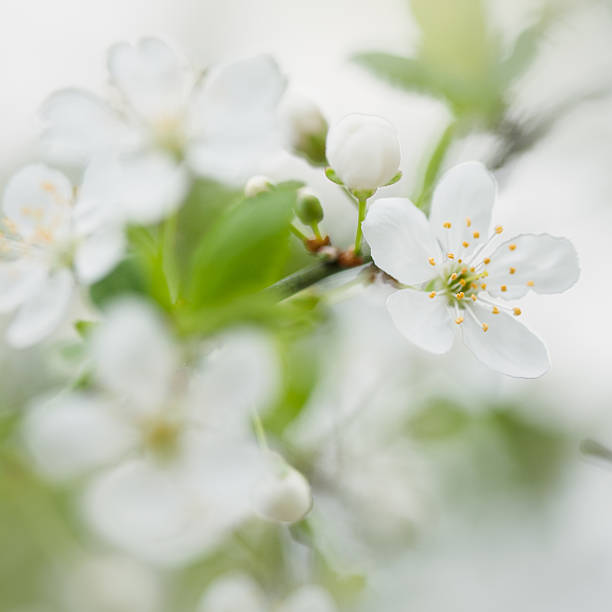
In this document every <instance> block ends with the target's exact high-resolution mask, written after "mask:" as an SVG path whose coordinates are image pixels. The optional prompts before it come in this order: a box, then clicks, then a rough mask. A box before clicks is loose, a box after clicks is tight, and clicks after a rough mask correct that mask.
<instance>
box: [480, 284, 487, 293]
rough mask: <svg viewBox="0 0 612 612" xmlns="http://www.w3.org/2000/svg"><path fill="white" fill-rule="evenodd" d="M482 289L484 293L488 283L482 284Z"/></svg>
mask: <svg viewBox="0 0 612 612" xmlns="http://www.w3.org/2000/svg"><path fill="white" fill-rule="evenodd" d="M480 287H481V288H482V290H483V291H484V290H485V289H486V288H487V283H481V285H480Z"/></svg>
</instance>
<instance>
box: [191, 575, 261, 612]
mask: <svg viewBox="0 0 612 612" xmlns="http://www.w3.org/2000/svg"><path fill="white" fill-rule="evenodd" d="M197 610H198V612H265V611H266V610H267V606H266V605H265V604H264V596H263V593H262V592H261V589H260V588H259V586H258V585H257V583H256V582H255V581H254V580H253V579H252V578H250V577H249V576H247V575H246V574H239V573H236V574H228V575H227V576H222V577H221V578H218V579H217V580H215V582H213V583H212V584H211V585H210V586H209V587H208V590H207V591H206V593H204V596H203V597H202V599H201V600H200V603H199V605H198V609H197Z"/></svg>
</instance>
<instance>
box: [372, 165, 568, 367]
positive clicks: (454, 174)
mask: <svg viewBox="0 0 612 612" xmlns="http://www.w3.org/2000/svg"><path fill="white" fill-rule="evenodd" d="M495 194H496V185H495V180H494V178H493V176H492V175H491V174H489V172H488V171H487V170H486V168H485V167H484V166H483V165H482V164H480V163H477V162H468V163H464V164H460V165H458V166H456V167H455V168H453V169H451V170H450V171H448V172H447V173H446V174H445V175H444V176H443V177H442V179H441V180H440V183H439V184H438V186H437V188H436V190H435V192H434V195H433V200H432V207H431V215H430V219H429V221H428V220H427V218H426V217H425V215H424V214H423V212H422V211H420V210H419V209H418V208H416V206H414V205H413V204H412V202H410V200H408V199H405V198H383V199H380V200H377V201H376V202H375V203H374V205H373V206H372V208H371V209H370V211H369V213H368V216H367V218H366V220H365V222H364V223H363V231H364V236H365V237H366V240H367V241H368V242H369V244H370V248H371V250H372V257H373V259H374V262H375V263H376V265H377V266H378V267H379V268H381V269H382V270H383V271H385V272H386V273H387V274H389V275H391V276H392V277H393V278H395V279H396V280H397V281H399V282H400V283H402V284H403V285H412V286H414V287H411V288H405V289H402V290H400V291H397V292H395V293H394V294H392V295H391V296H390V297H389V298H388V300H387V309H388V310H389V313H390V315H391V318H392V319H393V321H394V323H395V325H396V327H397V328H398V329H399V331H400V332H401V333H402V334H403V335H404V336H405V337H406V338H408V339H409V340H410V341H411V342H413V343H414V344H416V345H417V346H419V347H421V348H423V349H425V350H427V351H430V352H432V353H437V354H441V353H445V352H447V351H448V350H449V349H450V348H451V346H452V344H453V340H454V336H455V329H454V328H456V327H461V330H462V332H463V341H464V342H465V344H466V345H467V346H468V348H469V349H470V350H471V351H472V352H473V353H474V355H475V356H476V357H477V358H478V359H479V360H480V361H482V362H483V363H484V364H485V365H487V366H489V367H490V368H491V369H493V370H496V371H498V372H501V373H502V374H506V375H509V376H515V377H522V378H535V377H538V376H541V375H542V374H544V373H545V372H546V371H547V370H548V368H549V358H548V352H547V350H546V347H545V346H544V344H543V343H542V342H541V340H540V339H539V338H537V337H536V336H535V335H534V334H533V333H532V332H531V331H529V330H528V329H527V328H526V327H525V326H524V325H523V324H522V323H520V322H519V321H517V320H516V318H515V317H518V316H520V315H521V309H520V308H518V307H517V306H512V307H509V306H505V305H502V304H500V303H497V302H494V301H492V300H491V298H503V299H505V300H512V299H517V298H521V297H523V296H524V295H526V294H527V292H528V291H529V290H533V291H535V292H536V293H543V294H549V293H560V292H562V291H565V290H566V289H569V288H570V287H571V286H572V285H573V284H574V283H575V282H576V280H577V279H578V276H579V266H578V258H577V255H576V251H575V249H574V247H573V246H572V244H571V243H570V242H569V241H568V240H567V239H565V238H555V237H553V236H550V235H548V234H539V235H534V234H522V235H519V236H517V237H515V238H512V239H510V240H508V241H506V242H504V243H502V244H500V245H499V246H497V248H496V249H495V250H494V251H493V252H491V250H492V249H491V247H492V245H493V244H494V241H495V239H496V238H497V237H498V236H499V235H500V234H501V233H502V231H503V228H502V227H501V226H497V227H495V229H494V230H493V232H492V233H491V234H489V230H490V223H491V211H492V208H493V204H494V202H495ZM507 313H508V314H507Z"/></svg>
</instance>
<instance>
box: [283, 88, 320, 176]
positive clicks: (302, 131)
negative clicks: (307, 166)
mask: <svg viewBox="0 0 612 612" xmlns="http://www.w3.org/2000/svg"><path fill="white" fill-rule="evenodd" d="M280 117H281V124H282V127H283V132H284V134H285V140H286V141H287V146H288V147H289V148H290V149H292V150H293V151H295V152H296V153H298V154H299V155H303V156H304V157H306V158H307V159H308V160H309V161H310V162H312V163H313V164H316V165H323V164H325V161H326V160H325V138H326V136H327V127H328V126H327V121H326V120H325V117H324V116H323V113H322V112H321V110H320V109H319V107H318V106H317V105H316V104H315V103H314V102H313V101H312V100H311V99H310V98H307V97H306V96H303V95H301V94H298V93H295V92H292V93H290V94H287V95H286V96H285V98H284V99H283V102H282V104H281V108H280Z"/></svg>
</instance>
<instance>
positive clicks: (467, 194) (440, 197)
mask: <svg viewBox="0 0 612 612" xmlns="http://www.w3.org/2000/svg"><path fill="white" fill-rule="evenodd" d="M496 192H497V185H496V182H495V179H494V178H493V175H492V174H491V173H490V172H489V171H488V170H487V169H486V168H485V166H484V165H483V164H481V163H480V162H466V163H463V164H459V165H458V166H455V167H454V168H451V169H450V170H449V171H448V172H446V173H445V174H444V176H442V178H441V179H440V182H439V183H438V185H437V187H436V189H435V191H434V194H433V198H432V201H431V214H430V216H429V220H430V222H431V228H432V230H433V232H434V234H435V236H437V238H438V240H439V241H440V244H442V247H443V248H444V249H447V248H448V250H449V251H451V252H455V253H457V252H459V253H460V254H461V255H460V256H462V257H464V258H465V256H466V255H467V254H468V253H470V252H472V251H473V250H474V249H475V248H476V247H477V246H478V244H482V241H483V240H486V239H487V238H488V235H489V227H490V225H491V211H492V209H493V204H494V203H495V195H496ZM468 220H469V221H468ZM445 223H450V224H451V228H450V229H447V228H445V227H444V224H445ZM474 232H479V234H480V237H479V238H478V239H476V238H474ZM463 242H467V243H468V244H469V246H468V247H463V246H462V244H463Z"/></svg>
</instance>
